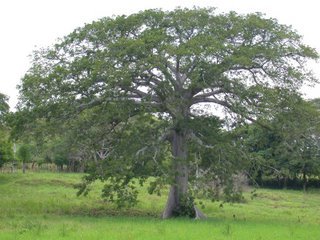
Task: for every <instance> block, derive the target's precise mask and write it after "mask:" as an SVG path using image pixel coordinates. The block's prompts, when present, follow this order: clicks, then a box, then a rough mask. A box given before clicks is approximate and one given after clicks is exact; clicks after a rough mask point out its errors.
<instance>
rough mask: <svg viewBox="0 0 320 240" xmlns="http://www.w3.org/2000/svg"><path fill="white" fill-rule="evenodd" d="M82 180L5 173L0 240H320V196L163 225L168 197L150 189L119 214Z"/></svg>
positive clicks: (290, 196)
mask: <svg viewBox="0 0 320 240" xmlns="http://www.w3.org/2000/svg"><path fill="white" fill-rule="evenodd" d="M80 178H81V175H80V174H62V173H60V174H59V173H27V174H25V175H23V174H18V173H15V174H0V194H1V195H0V240H2V239H23V240H24V239H90V240H91V239H99V240H100V239H148V240H149V239H150V240H152V239H214V240H216V239H246V240H247V239H272V240H276V239H281V240H282V239H308V240H312V239H315V240H318V239H320V191H319V190H313V191H309V192H308V193H303V192H301V191H290V190H267V189H259V190H258V191H257V196H256V197H255V198H253V199H251V194H250V191H248V192H245V194H244V195H245V199H246V202H245V203H237V204H223V206H221V203H220V202H214V203H211V202H206V203H205V205H206V208H205V209H204V212H205V213H206V215H207V216H208V219H207V220H204V221H202V220H201V221H198V220H190V219H170V220H161V219H160V217H159V216H160V214H161V210H162V208H163V207H164V204H165V201H166V198H165V196H162V197H158V196H153V195H148V194H147V193H146V191H144V189H141V190H142V194H141V197H140V202H139V204H138V206H137V207H135V208H133V209H123V210H121V211H119V210H118V209H116V208H115V207H114V206H112V205H110V204H107V203H105V202H104V201H103V200H102V199H101V198H100V192H99V189H100V188H101V183H97V184H96V185H95V186H94V187H93V190H92V192H91V193H90V194H89V195H88V196H87V197H83V196H81V197H77V196H76V190H75V189H74V188H73V184H75V183H78V182H79V181H80Z"/></svg>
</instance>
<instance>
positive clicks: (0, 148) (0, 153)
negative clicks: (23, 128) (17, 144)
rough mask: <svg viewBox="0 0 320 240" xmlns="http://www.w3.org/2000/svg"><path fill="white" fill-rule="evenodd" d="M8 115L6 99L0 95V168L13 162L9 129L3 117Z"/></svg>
mask: <svg viewBox="0 0 320 240" xmlns="http://www.w3.org/2000/svg"><path fill="white" fill-rule="evenodd" d="M8 113H9V105H8V97H7V96H6V95H4V94H2V93H0V167H2V166H3V164H4V163H5V162H8V161H10V160H13V145H12V142H11V141H10V140H9V129H8V127H7V126H6V123H5V117H6V116H7V114H8Z"/></svg>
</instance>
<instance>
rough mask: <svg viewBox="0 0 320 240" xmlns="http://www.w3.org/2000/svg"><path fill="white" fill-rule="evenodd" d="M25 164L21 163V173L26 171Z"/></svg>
mask: <svg viewBox="0 0 320 240" xmlns="http://www.w3.org/2000/svg"><path fill="white" fill-rule="evenodd" d="M26 168H27V164H26V163H25V162H23V163H22V173H26Z"/></svg>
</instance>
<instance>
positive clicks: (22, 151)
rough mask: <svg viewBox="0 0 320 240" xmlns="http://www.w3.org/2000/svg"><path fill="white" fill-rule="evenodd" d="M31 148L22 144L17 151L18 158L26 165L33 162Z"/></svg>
mask: <svg viewBox="0 0 320 240" xmlns="http://www.w3.org/2000/svg"><path fill="white" fill-rule="evenodd" d="M31 151H32V149H31V146H30V145H28V144H22V145H20V146H19V148H18V151H17V156H18V158H19V159H20V161H22V162H24V163H26V162H29V161H30V160H31Z"/></svg>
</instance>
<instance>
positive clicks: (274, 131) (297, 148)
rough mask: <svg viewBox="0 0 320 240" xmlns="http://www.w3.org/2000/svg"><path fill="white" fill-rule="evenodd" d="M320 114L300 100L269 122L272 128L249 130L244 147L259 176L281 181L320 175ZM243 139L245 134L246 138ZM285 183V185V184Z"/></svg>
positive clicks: (252, 128) (248, 128)
mask: <svg viewBox="0 0 320 240" xmlns="http://www.w3.org/2000/svg"><path fill="white" fill-rule="evenodd" d="M319 121H320V115H319V111H318V109H317V108H316V107H315V105H313V104H312V103H310V102H307V101H304V100H302V99H301V98H299V97H298V98H297V99H296V101H294V102H293V104H292V106H291V107H289V108H284V110H283V112H282V113H279V114H278V115H277V116H275V118H273V119H271V120H270V121H269V122H268V123H266V124H267V125H268V126H269V128H259V127H257V126H256V125H251V126H248V127H247V128H246V130H245V131H246V134H245V144H246V145H247V147H248V148H249V151H251V153H253V157H254V158H255V159H256V162H255V163H256V164H257V165H256V166H253V165H252V166H253V167H254V168H255V170H257V173H258V174H259V176H258V179H257V182H258V183H260V184H261V183H262V179H261V177H262V175H267V176H268V175H269V176H274V177H276V178H278V179H281V178H290V179H295V178H303V179H304V180H303V181H304V182H305V184H306V181H307V177H312V176H319V174H320V158H319V157H320V145H319V144H320V138H319V137H320V125H319ZM243 136H244V135H243ZM284 184H286V183H284Z"/></svg>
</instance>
